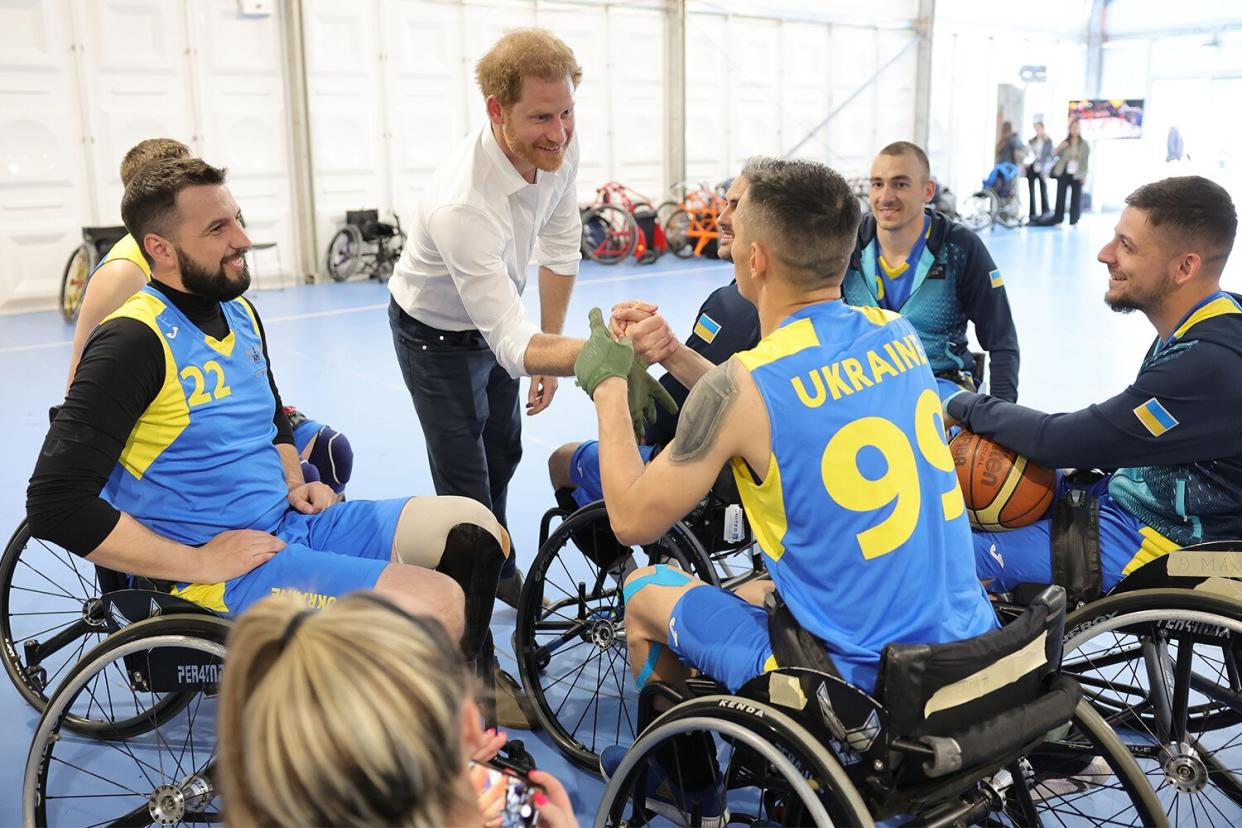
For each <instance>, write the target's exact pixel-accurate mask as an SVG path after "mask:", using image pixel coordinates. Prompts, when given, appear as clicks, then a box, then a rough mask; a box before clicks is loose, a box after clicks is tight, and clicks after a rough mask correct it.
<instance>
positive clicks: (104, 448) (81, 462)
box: [26, 318, 164, 555]
mask: <svg viewBox="0 0 1242 828" xmlns="http://www.w3.org/2000/svg"><path fill="white" fill-rule="evenodd" d="M163 384H164V353H163V349H162V348H161V347H160V343H159V340H158V339H157V338H156V335H155V333H154V332H153V331H152V330H151V329H150V328H148V327H147V326H146V325H144V324H143V323H141V322H139V321H137V320H134V319H126V318H119V319H112V320H109V321H107V322H105V323H103V324H102V325H100V326H99V327H98V328H97V329H96V330H95V333H94V334H92V335H91V338H90V339H89V340H88V341H87V343H86V349H85V351H84V353H83V354H82V361H81V362H80V363H79V364H78V370H77V373H76V374H75V375H74V380H73V385H72V386H71V387H70V388H69V394H68V395H67V396H66V397H65V402H64V405H62V406H61V408H60V412H59V413H58V414H57V415H56V418H55V420H53V422H52V425H51V428H50V429H49V430H48V433H47V438H46V439H45V440H44V442H43V449H42V450H41V451H40V452H39V459H38V461H37V462H36V463H35V469H34V474H33V475H32V476H31V478H30V486H29V488H28V489H27V490H26V516H27V518H28V520H29V521H30V531H31V534H33V535H34V536H35V537H37V538H43V539H46V540H49V541H52V542H54V543H57V544H59V545H60V546H63V547H64V548H65V549H68V550H69V551H70V552H74V553H76V554H78V555H86V554H89V553H90V552H92V551H94V550H95V548H96V547H98V546H99V544H100V543H102V542H103V540H104V538H106V537H107V536H108V535H109V533H111V532H112V530H113V528H114V527H115V526H116V524H117V521H118V520H120V515H121V513H120V512H118V511H117V510H116V509H114V508H112V506H111V505H109V504H108V503H107V502H106V501H105V500H103V499H102V498H100V496H99V493H100V492H101V491H102V490H103V487H104V485H105V484H106V483H107V482H108V476H109V475H111V474H112V470H113V468H114V467H115V466H116V463H117V460H118V458H120V456H121V451H122V450H123V449H124V448H125V442H126V440H128V439H129V435H130V433H131V432H132V431H133V430H134V425H135V423H137V422H138V418H139V417H140V416H142V412H143V411H145V410H146V409H147V406H149V405H150V404H151V401H152V400H154V399H155V396H156V394H158V393H159V389H160V387H161V386H162V385H163Z"/></svg>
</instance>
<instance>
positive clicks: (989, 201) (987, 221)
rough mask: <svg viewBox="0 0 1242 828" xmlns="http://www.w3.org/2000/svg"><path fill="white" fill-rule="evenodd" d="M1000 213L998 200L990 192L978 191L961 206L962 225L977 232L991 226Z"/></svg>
mask: <svg viewBox="0 0 1242 828" xmlns="http://www.w3.org/2000/svg"><path fill="white" fill-rule="evenodd" d="M999 211H1000V199H998V198H997V197H996V193H994V192H992V191H991V190H980V191H979V192H977V193H974V194H973V195H971V196H970V197H968V198H967V199H966V201H965V203H964V204H962V210H961V213H962V218H961V222H962V224H964V225H966V226H967V227H969V228H970V229H971V230H974V231H976V232H978V231H979V230H983V229H986V228H988V227H991V226H992V222H994V221H996V215H997V213H998V212H999Z"/></svg>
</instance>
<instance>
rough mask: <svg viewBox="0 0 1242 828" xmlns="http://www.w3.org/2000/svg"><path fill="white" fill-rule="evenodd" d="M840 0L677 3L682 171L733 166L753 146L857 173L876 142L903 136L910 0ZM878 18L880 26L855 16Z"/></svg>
mask: <svg viewBox="0 0 1242 828" xmlns="http://www.w3.org/2000/svg"><path fill="white" fill-rule="evenodd" d="M846 5H847V4H840V3H838V4H835V6H834V4H832V3H789V2H786V3H780V4H764V5H762V6H760V5H757V4H754V3H751V4H743V3H724V4H721V3H710V4H709V3H706V2H695V1H694V0H692V2H690V3H688V4H687V15H686V63H687V71H686V110H687V111H686V122H687V126H686V152H687V158H688V162H687V171H688V175H689V177H690V179H691V180H693V181H706V182H713V181H720V180H722V179H724V178H727V177H730V176H733V175H735V174H736V173H737V171H738V170H739V169H740V167H741V165H742V162H743V161H744V160H745V159H746V158H748V157H750V156H752V155H775V156H786V155H793V156H797V157H801V158H811V159H815V160H819V161H824V162H826V163H828V164H829V165H831V166H833V167H834V168H836V169H838V170H839V171H841V172H842V173H844V174H847V175H851V174H858V173H860V172H863V171H865V170H866V169H867V167H868V166H869V165H870V161H871V158H872V156H873V155H874V154H875V152H876V150H878V149H879V148H880V147H881V146H882V145H883V144H884V143H887V142H889V141H893V140H898V139H909V138H910V137H911V136H912V133H913V129H914V87H915V74H916V50H915V49H914V47H913V41H914V39H915V33H914V29H913V27H912V26H911V25H910V23H909V22H908V21H909V17H910V16H912V15H913V14H914V13H916V12H917V5H918V4H917V2H905V0H902V2H889V3H887V4H879V5H878V6H877V7H876V8H868V9H867V10H866V11H865V12H860V11H859V7H857V6H853V7H851V8H846ZM743 12H744V13H743ZM903 16H904V17H905V19H904V21H903ZM829 18H831V19H833V20H836V21H841V20H844V21H846V22H845V23H840V22H835V23H829V22H827V20H828V19H829ZM881 19H882V20H883V21H884V23H883V27H879V26H871V25H863V24H860V23H856V22H854V21H859V20H881ZM894 59H895V60H894ZM890 61H892V63H891V65H888V66H885V65H886V64H889V62H890ZM881 70H882V71H881ZM830 114H831V115H832V117H831V119H829V115H830ZM825 121H827V123H825Z"/></svg>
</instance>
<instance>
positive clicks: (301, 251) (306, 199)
mask: <svg viewBox="0 0 1242 828" xmlns="http://www.w3.org/2000/svg"><path fill="white" fill-rule="evenodd" d="M281 21H282V23H283V24H284V39H285V72H286V74H285V82H286V84H287V86H286V91H285V94H286V95H287V97H288V103H289V135H290V143H291V146H290V155H289V164H290V170H289V177H290V179H291V182H290V183H291V184H292V185H293V224H294V239H295V241H296V243H297V250H296V251H295V253H296V254H297V255H296V256H295V257H294V265H293V267H294V271H293V276H294V279H295V281H296V282H297V283H298V284H301V283H302V281H304V280H305V278H306V276H307V275H310V276H312V277H314V279H315V280H318V278H319V253H318V251H319V239H318V238H317V236H318V233H317V225H318V222H316V220H315V186H314V173H313V170H314V166H313V165H312V163H311V138H310V116H309V111H308V110H309V105H308V102H307V94H306V85H307V84H306V53H305V48H304V44H305V41H304V40H303V31H302V27H303V20H302V3H301V0H284V2H282V4H281Z"/></svg>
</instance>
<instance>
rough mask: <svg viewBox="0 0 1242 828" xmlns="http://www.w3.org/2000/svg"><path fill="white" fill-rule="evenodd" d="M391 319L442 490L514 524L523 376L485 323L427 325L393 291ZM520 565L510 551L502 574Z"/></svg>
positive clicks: (434, 479)
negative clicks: (513, 372) (492, 342)
mask: <svg viewBox="0 0 1242 828" xmlns="http://www.w3.org/2000/svg"><path fill="white" fill-rule="evenodd" d="M388 324H389V326H390V327H391V328H392V343H393V347H394V348H395V349H396V352H397V364H398V365H400V366H401V375H402V376H403V377H405V387H406V388H408V389H409V391H410V397H411V398H412V399H413V400H414V411H415V412H416V413H417V414H418V422H419V424H420V425H421V426H422V429H423V437H424V438H425V440H426V443H427V460H428V462H429V463H430V465H431V479H432V482H433V483H434V485H435V487H436V494H440V495H461V496H463V497H469V498H473V499H475V500H477V501H479V502H480V503H482V504H483V505H484V506H486V507H487V508H489V509H491V510H492V513H493V514H494V515H496V519H497V520H499V521H500V523H501V525H503V526H504V527H505V528H506V529H507V528H508V523H507V521H506V518H505V503H506V500H507V499H508V492H509V481H510V480H511V479H512V478H513V473H514V471H516V470H517V465H518V462H519V461H520V460H521V459H522V412H521V406H520V405H519V402H518V395H519V393H520V390H521V388H520V383H519V381H518V380H516V379H513V378H512V377H510V376H509V373H508V372H507V371H505V369H504V368H502V367H500V364H499V363H497V362H496V357H495V356H494V355H493V354H492V351H491V348H489V347H488V346H487V342H486V341H484V339H483V335H482V334H480V333H479V332H478V331H441V330H438V329H436V328H433V327H431V326H430V325H424V324H423V323H422V322H419V321H418V320H417V319H414V318H413V317H412V316H410V315H409V314H407V313H406V312H405V311H403V310H402V309H401V306H400V305H398V304H397V303H396V301H394V300H392V299H391V298H390V299H389V302H388ZM514 565H515V556H513V555H510V556H509V558H508V560H507V561H506V562H505V569H504V571H503V572H502V573H501V577H507V576H509V575H510V574H512V572H513V567H514Z"/></svg>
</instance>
